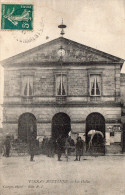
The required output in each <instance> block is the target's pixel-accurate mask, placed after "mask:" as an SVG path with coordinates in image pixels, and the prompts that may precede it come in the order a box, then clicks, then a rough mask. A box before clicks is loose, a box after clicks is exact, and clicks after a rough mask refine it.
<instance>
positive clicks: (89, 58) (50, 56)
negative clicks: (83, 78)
mask: <svg viewBox="0 0 125 195" xmlns="http://www.w3.org/2000/svg"><path fill="white" fill-rule="evenodd" d="M61 46H62V47H63V48H64V49H65V55H64V57H63V62H64V63H65V62H66V63H68V62H69V63H70V62H74V63H80V64H81V63H85V62H107V63H108V62H109V63H110V62H120V61H121V59H120V58H117V57H115V56H112V55H110V54H107V53H104V52H102V51H99V50H96V49H93V48H91V47H88V46H85V45H82V44H79V43H77V42H74V41H71V40H69V39H65V38H63V37H60V38H57V39H55V40H52V41H50V42H48V43H45V44H42V45H40V46H38V47H35V48H33V49H30V50H28V51H26V52H23V53H21V54H18V55H16V56H13V57H11V58H9V59H7V60H4V62H3V65H6V64H11V62H12V63H13V64H23V63H24V64H27V65H28V64H31V63H32V64H37V63H39V64H40V63H41V64H43V63H46V62H58V61H59V54H58V50H59V49H60V47H61Z"/></svg>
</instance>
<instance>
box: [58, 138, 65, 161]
mask: <svg viewBox="0 0 125 195" xmlns="http://www.w3.org/2000/svg"><path fill="white" fill-rule="evenodd" d="M63 146H64V142H63V138H62V137H61V136H59V138H58V139H57V155H58V161H61V156H62V152H63Z"/></svg>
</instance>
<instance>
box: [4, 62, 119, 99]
mask: <svg viewBox="0 0 125 195" xmlns="http://www.w3.org/2000/svg"><path fill="white" fill-rule="evenodd" d="M95 70H96V71H95ZM57 71H58V72H61V70H60V69H59V68H58V65H57V66H56V67H51V68H49V69H44V68H39V69H38V68H34V69H22V70H21V69H7V70H5V71H4V72H5V73H4V74H5V76H4V78H5V80H4V96H5V98H6V97H7V98H8V97H20V96H21V95H22V94H21V88H22V79H23V77H22V74H24V72H25V75H29V73H30V72H32V75H33V90H34V94H33V95H34V96H37V97H38V96H39V97H52V96H55V75H56V72H57ZM63 71H65V72H66V74H67V87H68V96H71V97H81V96H82V97H84V96H85V97H86V96H89V73H93V74H94V73H95V74H96V73H101V75H102V96H103V97H106V98H107V101H109V98H111V97H115V98H116V97H120V66H117V68H116V66H114V65H112V66H111V65H110V66H105V67H104V66H101V65H98V66H97V65H95V66H94V67H91V66H89V65H88V66H84V67H81V68H77V67H76V66H74V67H72V68H71V67H70V66H67V67H65V69H63ZM5 101H6V100H5ZM11 101H13V100H11ZM102 101H103V99H102ZM117 101H119V102H120V99H119V98H118V100H117Z"/></svg>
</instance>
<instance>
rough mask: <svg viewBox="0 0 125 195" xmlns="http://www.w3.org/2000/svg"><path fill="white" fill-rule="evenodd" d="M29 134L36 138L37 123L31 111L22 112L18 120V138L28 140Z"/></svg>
mask: <svg viewBox="0 0 125 195" xmlns="http://www.w3.org/2000/svg"><path fill="white" fill-rule="evenodd" d="M31 134H33V135H34V137H35V138H36V136H37V124H36V118H35V116H34V115H33V114H31V113H24V114H22V115H21V116H20V117H19V120H18V138H19V139H20V140H21V141H23V142H28V140H29V139H30V136H31Z"/></svg>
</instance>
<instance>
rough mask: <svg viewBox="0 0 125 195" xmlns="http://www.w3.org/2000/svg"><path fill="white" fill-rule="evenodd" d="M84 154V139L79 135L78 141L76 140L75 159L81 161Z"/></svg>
mask: <svg viewBox="0 0 125 195" xmlns="http://www.w3.org/2000/svg"><path fill="white" fill-rule="evenodd" d="M82 154H83V140H82V139H81V137H80V136H78V138H77V142H76V159H75V161H78V160H79V161H80V158H81V156H82Z"/></svg>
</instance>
